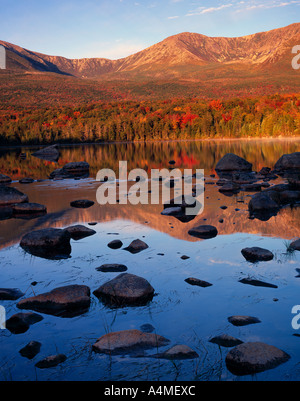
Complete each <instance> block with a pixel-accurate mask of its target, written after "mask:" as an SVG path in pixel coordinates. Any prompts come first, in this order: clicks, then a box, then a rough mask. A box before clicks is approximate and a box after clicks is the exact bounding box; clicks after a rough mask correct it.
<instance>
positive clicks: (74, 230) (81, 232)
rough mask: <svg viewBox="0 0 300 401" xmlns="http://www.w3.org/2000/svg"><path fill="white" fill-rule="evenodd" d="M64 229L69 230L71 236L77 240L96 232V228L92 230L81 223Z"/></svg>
mask: <svg viewBox="0 0 300 401" xmlns="http://www.w3.org/2000/svg"><path fill="white" fill-rule="evenodd" d="M64 230H65V231H67V232H68V233H69V234H70V236H71V238H72V239H74V240H75V241H77V240H80V239H82V238H86V237H89V236H91V235H94V234H96V231H95V230H92V229H91V228H88V227H85V226H83V225H80V224H78V225H76V226H70V227H67V228H65V229H64Z"/></svg>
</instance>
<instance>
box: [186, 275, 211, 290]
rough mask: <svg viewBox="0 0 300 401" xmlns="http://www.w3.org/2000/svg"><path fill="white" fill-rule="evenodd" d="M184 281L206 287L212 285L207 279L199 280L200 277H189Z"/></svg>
mask: <svg viewBox="0 0 300 401" xmlns="http://www.w3.org/2000/svg"><path fill="white" fill-rule="evenodd" d="M184 281H185V282H186V283H188V284H190V285H197V286H198V287H204V288H205V287H210V286H212V284H211V283H208V282H207V281H203V280H199V279H198V278H193V277H189V278H187V279H185V280H184Z"/></svg>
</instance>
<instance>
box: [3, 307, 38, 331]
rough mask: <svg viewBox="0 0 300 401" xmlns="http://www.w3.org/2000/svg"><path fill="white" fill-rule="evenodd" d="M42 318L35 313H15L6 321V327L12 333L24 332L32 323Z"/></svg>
mask: <svg viewBox="0 0 300 401" xmlns="http://www.w3.org/2000/svg"><path fill="white" fill-rule="evenodd" d="M41 320H43V317H42V316H41V315H38V314H37V313H33V312H28V313H16V314H15V315H13V316H11V317H10V318H9V319H8V320H7V321H6V328H7V330H9V331H10V332H11V333H13V334H21V333H25V332H26V331H27V330H28V329H29V327H30V326H31V325H32V324H35V323H37V322H40V321H41Z"/></svg>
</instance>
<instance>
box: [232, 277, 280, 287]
mask: <svg viewBox="0 0 300 401" xmlns="http://www.w3.org/2000/svg"><path fill="white" fill-rule="evenodd" d="M239 282H240V283H243V284H249V285H253V286H255V287H267V288H278V286H277V285H275V284H270V283H266V282H264V281H261V280H254V279H251V278H243V279H241V280H239Z"/></svg>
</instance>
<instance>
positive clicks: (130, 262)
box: [0, 140, 300, 381]
mask: <svg viewBox="0 0 300 401" xmlns="http://www.w3.org/2000/svg"><path fill="white" fill-rule="evenodd" d="M297 150H299V142H297V141H295V140H292V141H287V140H279V141H244V142H243V141H239V142H237V141H233V142H230V141H225V142H220V141H219V142H216V143H206V142H205V143H204V142H186V143H178V142H174V143H171V142H168V143H159V144H148V145H146V144H135V145H134V144H126V145H125V144H116V145H86V146H76V147H66V148H63V149H62V155H61V158H60V160H59V163H58V164H59V165H63V164H65V163H66V162H68V161H75V160H76V161H78V160H86V161H88V162H89V163H90V164H91V166H92V168H91V174H90V177H89V178H85V179H81V180H74V179H68V180H61V181H52V180H48V179H47V177H48V175H49V173H50V172H51V171H53V170H54V169H55V168H56V167H57V164H55V163H49V162H45V161H41V160H39V159H36V158H34V157H32V156H30V150H29V149H22V152H26V154H27V158H26V159H25V160H20V159H19V157H18V154H19V153H20V151H21V150H20V149H17V150H16V149H11V150H9V151H7V152H6V153H4V154H3V155H2V157H1V159H0V164H1V165H2V170H1V172H2V173H6V174H9V175H10V176H12V177H13V179H14V180H15V182H13V183H12V184H11V185H12V186H14V187H16V188H18V189H20V190H21V191H22V192H25V193H26V194H27V195H28V197H29V200H30V201H31V202H38V203H42V204H44V205H46V206H47V209H48V213H47V215H45V216H43V217H39V218H36V219H32V220H22V219H8V220H3V221H0V246H1V250H0V277H1V287H3V288H20V289H21V291H23V292H26V295H25V297H29V296H32V295H34V294H39V293H43V292H46V291H50V290H51V289H53V288H56V287H59V286H63V285H68V284H85V285H88V286H89V287H90V288H91V291H94V290H95V289H97V288H98V287H99V286H100V285H101V284H103V283H104V282H106V281H108V280H110V279H112V278H113V277H115V276H116V275H117V274H118V273H101V272H99V271H97V270H96V268H97V267H99V266H100V265H102V264H105V263H122V264H125V265H126V266H127V267H128V272H129V273H133V274H136V275H138V276H141V277H144V278H146V279H147V280H148V281H149V282H150V283H151V285H152V286H153V287H154V289H155V297H154V298H153V300H152V301H151V302H150V303H149V304H147V305H146V306H142V307H125V308H118V309H110V308H108V307H106V306H104V305H103V304H102V303H101V302H100V301H99V300H98V299H97V298H96V297H94V296H93V295H92V303H91V306H90V308H89V310H88V312H86V313H85V314H83V315H80V316H77V317H74V318H60V317H55V316H50V315H46V314H41V315H42V316H43V318H44V319H43V320H42V321H41V322H39V323H36V324H34V325H32V326H31V327H30V328H29V330H28V331H27V332H26V333H23V334H11V333H10V332H9V331H8V330H0V345H1V346H0V357H1V358H0V360H1V362H0V380H3V381H4V380H101V381H107V380H116V381H117V380H172V381H174V380H239V381H242V380H298V377H299V373H300V372H299V362H300V347H299V341H300V338H299V337H297V336H294V334H300V330H298V331H297V330H294V329H293V328H292V325H291V321H292V318H293V317H294V315H293V314H292V313H291V310H292V307H293V306H294V305H298V304H300V295H299V286H300V279H299V278H297V277H296V276H297V275H298V272H297V270H296V269H299V268H300V252H297V251H296V252H293V253H289V252H287V243H288V242H290V241H291V240H292V239H293V238H296V237H299V236H300V235H299V226H300V225H299V222H300V208H293V209H291V208H289V207H288V208H285V209H282V210H281V211H280V212H279V213H278V215H277V216H274V217H272V218H271V219H270V220H268V221H266V222H263V221H260V220H257V219H254V220H250V219H249V214H248V201H249V199H250V196H251V193H244V192H243V193H239V194H238V195H233V196H231V197H228V196H225V195H223V194H221V193H220V192H219V191H218V189H219V187H218V186H216V185H215V182H216V181H217V180H218V177H217V176H216V177H210V175H211V174H213V173H215V172H214V166H215V164H216V162H217V161H218V160H219V159H220V158H221V157H222V156H223V155H224V154H225V153H228V152H234V153H236V154H239V155H241V156H243V157H245V158H247V160H248V161H250V162H252V163H253V168H254V170H258V169H260V168H261V167H263V166H269V167H273V165H274V163H275V162H276V161H277V160H278V158H279V157H280V156H281V155H282V154H283V153H290V152H294V151H297ZM133 155H134V156H133ZM126 157H128V159H126ZM130 157H131V158H130ZM171 159H173V160H175V161H176V165H175V166H176V167H179V168H194V169H196V168H204V169H205V176H206V185H205V207H204V212H203V213H202V214H201V215H199V216H197V217H196V218H195V219H194V220H192V221H190V222H189V223H182V222H180V221H179V220H177V219H176V218H174V217H167V216H161V214H160V213H161V211H162V205H147V206H145V205H144V206H141V205H137V206H133V205H111V206H109V205H107V206H100V205H98V204H97V202H96V203H95V205H94V206H92V207H91V208H89V209H75V208H71V207H70V202H71V201H72V200H75V199H82V198H85V199H91V200H94V201H96V190H97V188H98V187H99V182H96V181H95V176H96V172H97V171H98V169H100V168H103V167H108V168H115V166H116V161H118V160H128V161H130V163H129V167H128V168H133V167H143V168H146V167H147V168H148V169H150V168H159V167H160V168H162V167H168V161H169V160H171ZM135 162H136V165H134V163H135ZM5 166H6V168H5ZM20 166H21V167H20ZM25 172H26V174H25ZM29 172H30V174H29ZM24 176H32V177H33V178H35V179H43V181H40V182H34V183H32V184H20V183H18V182H17V180H19V179H20V178H22V177H24ZM277 182H281V179H278V180H276V181H275V183H277ZM222 205H226V206H227V207H228V208H227V209H226V210H222V209H220V206H222ZM236 209H239V210H236ZM220 218H223V219H224V222H223V223H219V219H220ZM89 222H97V224H96V225H94V226H91V227H90V226H89V225H88V223H89ZM75 224H84V225H86V226H87V227H90V228H93V229H94V230H96V234H95V235H93V236H90V237H87V238H85V239H82V240H79V241H74V240H72V241H71V245H72V253H71V257H70V258H68V259H63V260H47V259H42V258H39V257H35V256H32V255H30V254H28V253H25V252H24V251H23V250H22V249H21V248H20V247H19V242H20V239H21V238H22V236H23V235H24V234H26V233H27V232H29V231H30V230H33V229H39V228H45V227H67V226H70V225H75ZM199 224H212V225H215V226H216V227H217V229H218V232H219V234H218V236H217V237H215V238H212V239H209V240H198V239H196V238H194V237H191V236H190V235H189V234H188V230H189V229H190V228H192V227H194V226H197V225H199ZM136 238H140V239H142V240H143V241H145V242H146V243H147V244H148V245H149V248H148V249H146V250H144V251H142V252H141V253H139V254H135V255H133V254H130V253H129V252H126V251H125V250H124V249H119V250H112V249H110V248H108V247H107V244H108V243H109V242H110V241H111V240H113V239H120V240H121V241H122V242H123V244H124V245H123V248H124V247H126V246H127V245H129V243H130V242H131V241H132V240H134V239H136ZM252 246H260V247H262V248H266V249H269V250H270V251H272V252H273V253H274V255H275V257H274V259H273V260H272V261H269V262H260V263H257V264H253V263H249V262H247V261H246V260H245V259H244V257H243V256H242V254H241V249H243V248H245V247H252ZM162 254H163V255H162ZM182 255H188V256H189V259H186V260H182V259H181V256H182ZM188 277H196V278H199V279H201V280H205V281H208V282H210V283H212V284H213V285H212V286H211V287H207V288H201V287H196V286H191V285H189V284H187V283H186V282H185V281H184V280H185V279H186V278H188ZM245 277H251V278H255V279H258V280H262V281H266V282H269V283H272V284H275V285H277V286H278V288H264V287H254V286H250V285H245V284H242V283H240V282H239V280H240V279H242V278H245ZM34 281H36V282H37V285H36V286H31V283H32V282H34ZM16 303H17V302H16V301H1V305H2V306H4V307H5V309H6V314H7V318H9V317H10V316H11V315H13V314H14V313H17V312H20V310H19V309H18V308H17V307H16ZM231 315H250V316H256V317H258V318H259V319H260V320H261V323H259V324H254V325H249V326H244V327H235V326H233V325H231V324H230V323H229V322H228V320H227V318H228V317H229V316H231ZM143 324H151V325H152V326H153V327H154V328H155V332H156V333H157V334H159V335H162V336H165V337H167V338H168V339H169V340H170V341H171V345H175V344H186V345H189V346H190V347H191V348H193V349H194V350H195V351H197V352H198V354H199V358H197V359H194V360H187V361H175V362H171V361H165V360H157V359H154V358H151V354H153V353H155V352H156V350H154V351H149V352H148V353H147V354H148V356H145V357H139V358H137V357H135V358H132V357H129V356H122V357H119V356H113V357H109V356H107V355H100V354H95V353H93V352H92V350H91V348H92V344H93V343H94V342H95V341H96V340H97V339H98V338H99V337H101V336H102V335H104V334H105V333H107V332H110V331H118V330H127V329H139V328H140V327H141V326H142V325H143ZM222 333H226V334H229V335H231V336H234V337H237V338H239V339H240V340H242V341H244V342H247V341H262V342H265V343H268V344H271V345H274V346H277V347H278V348H281V349H283V350H284V351H285V352H287V353H288V354H289V355H290V356H291V358H290V360H289V361H288V362H286V363H284V364H282V365H280V366H279V367H277V368H275V369H272V370H268V371H266V372H262V373H260V374H257V375H255V376H242V377H237V376H235V375H233V374H231V373H230V372H229V371H228V370H227V368H226V365H225V357H226V354H227V352H228V351H229V350H230V348H224V347H221V348H219V347H218V346H217V345H215V344H212V343H210V342H209V339H210V338H212V337H214V336H217V335H219V334H222ZM32 340H35V341H39V342H41V343H42V347H41V351H40V353H39V354H38V355H37V356H36V357H35V358H34V359H33V360H28V359H26V358H24V357H22V356H21V355H20V354H19V352H18V351H19V350H20V349H21V348H23V347H24V346H25V345H26V344H27V343H28V342H29V341H32ZM169 347H170V345H168V346H166V347H165V348H161V351H162V350H164V349H167V348H169ZM56 353H64V354H65V355H66V356H67V360H66V361H65V362H64V363H62V364H61V365H58V366H57V367H56V368H51V369H44V370H42V369H38V368H36V367H35V366H34V365H35V363H36V362H37V361H38V360H40V359H42V358H43V357H45V356H48V355H52V354H56Z"/></svg>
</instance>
